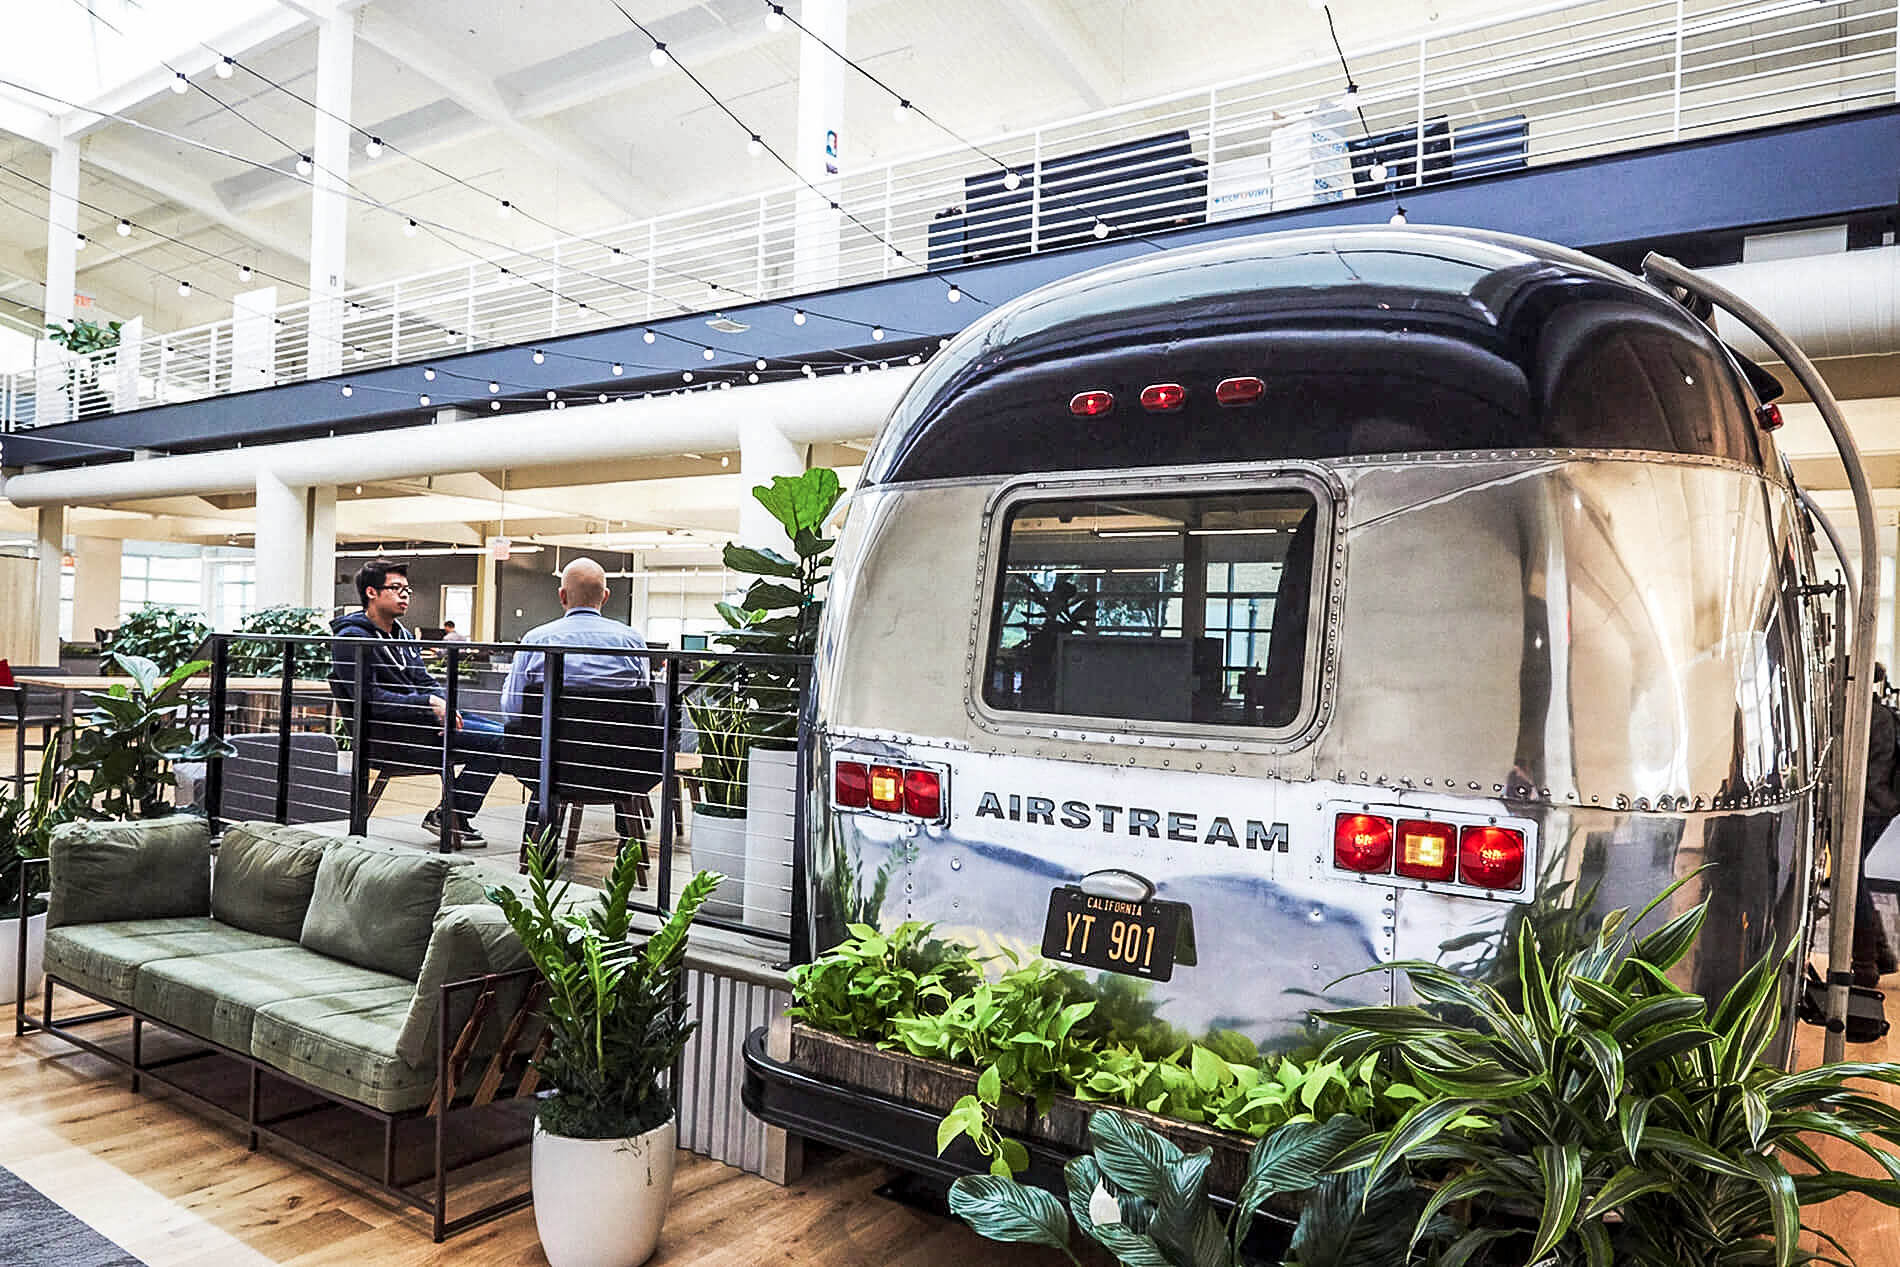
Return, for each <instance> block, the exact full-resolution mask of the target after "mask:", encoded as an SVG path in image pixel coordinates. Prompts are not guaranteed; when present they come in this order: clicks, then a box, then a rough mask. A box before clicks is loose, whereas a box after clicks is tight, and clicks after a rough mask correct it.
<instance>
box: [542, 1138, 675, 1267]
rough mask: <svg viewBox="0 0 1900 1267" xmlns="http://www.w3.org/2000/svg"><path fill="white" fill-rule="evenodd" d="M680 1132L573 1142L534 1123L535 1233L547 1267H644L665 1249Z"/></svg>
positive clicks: (575, 1140)
mask: <svg viewBox="0 0 1900 1267" xmlns="http://www.w3.org/2000/svg"><path fill="white" fill-rule="evenodd" d="M677 1138H678V1127H677V1125H676V1124H675V1122H674V1121H673V1120H672V1119H670V1118H669V1119H668V1120H667V1123H666V1125H664V1126H661V1127H657V1128H655V1129H653V1130H650V1131H648V1132H647V1133H646V1134H644V1135H636V1136H634V1137H633V1138H632V1139H568V1138H566V1137H565V1136H561V1135H550V1134H548V1133H547V1132H546V1131H544V1130H542V1129H541V1123H540V1122H538V1121H537V1122H536V1123H535V1124H534V1158H533V1163H532V1164H533V1171H534V1228H535V1231H536V1232H538V1233H540V1236H541V1249H542V1252H544V1253H545V1254H547V1256H548V1265H549V1267H638V1264H640V1263H644V1262H645V1261H646V1260H647V1259H648V1258H650V1257H652V1255H653V1250H654V1247H655V1246H657V1245H658V1244H659V1243H660V1225H661V1224H663V1223H664V1222H666V1207H667V1203H668V1202H669V1201H670V1200H671V1199H672V1196H673V1149H674V1145H675V1143H676V1142H677Z"/></svg>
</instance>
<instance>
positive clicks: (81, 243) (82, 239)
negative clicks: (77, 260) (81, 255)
mask: <svg viewBox="0 0 1900 1267" xmlns="http://www.w3.org/2000/svg"><path fill="white" fill-rule="evenodd" d="M85 249H86V235H85V234H83V233H75V234H73V250H75V251H83V250H85Z"/></svg>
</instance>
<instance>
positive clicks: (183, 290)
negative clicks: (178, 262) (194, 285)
mask: <svg viewBox="0 0 1900 1267" xmlns="http://www.w3.org/2000/svg"><path fill="white" fill-rule="evenodd" d="M178 294H179V296H180V297H181V298H185V299H189V298H190V297H191V283H190V282H187V281H181V282H179V283H178Z"/></svg>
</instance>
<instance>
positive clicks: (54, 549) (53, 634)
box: [33, 506, 66, 665]
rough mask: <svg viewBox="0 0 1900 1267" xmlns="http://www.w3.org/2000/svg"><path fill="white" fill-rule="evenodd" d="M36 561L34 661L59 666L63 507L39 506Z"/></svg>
mask: <svg viewBox="0 0 1900 1267" xmlns="http://www.w3.org/2000/svg"><path fill="white" fill-rule="evenodd" d="M37 526H38V530H39V531H38V536H39V562H38V564H37V565H36V566H35V568H34V575H33V581H34V585H33V589H34V609H33V614H34V620H35V626H34V637H33V662H34V663H35V664H40V665H53V664H58V663H59V565H60V560H61V558H62V557H63V556H64V555H65V553H66V508H65V507H64V506H41V507H40V508H39V514H38V516H37Z"/></svg>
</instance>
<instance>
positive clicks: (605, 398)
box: [600, 392, 607, 405]
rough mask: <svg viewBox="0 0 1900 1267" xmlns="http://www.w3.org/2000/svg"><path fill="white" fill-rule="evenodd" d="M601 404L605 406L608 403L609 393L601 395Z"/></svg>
mask: <svg viewBox="0 0 1900 1267" xmlns="http://www.w3.org/2000/svg"><path fill="white" fill-rule="evenodd" d="M600 403H601V404H603V405H604V404H606V403H607V393H606V392H602V393H601V394H600Z"/></svg>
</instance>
